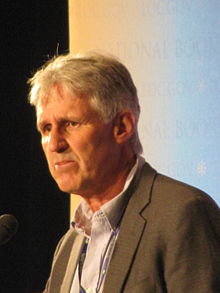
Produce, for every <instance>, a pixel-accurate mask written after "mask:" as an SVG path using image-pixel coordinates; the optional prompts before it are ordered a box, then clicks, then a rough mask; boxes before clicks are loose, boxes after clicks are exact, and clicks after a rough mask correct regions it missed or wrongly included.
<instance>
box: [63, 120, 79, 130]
mask: <svg viewBox="0 0 220 293" xmlns="http://www.w3.org/2000/svg"><path fill="white" fill-rule="evenodd" d="M79 125H80V124H79V122H77V121H67V122H66V127H68V128H76V127H78V126H79Z"/></svg>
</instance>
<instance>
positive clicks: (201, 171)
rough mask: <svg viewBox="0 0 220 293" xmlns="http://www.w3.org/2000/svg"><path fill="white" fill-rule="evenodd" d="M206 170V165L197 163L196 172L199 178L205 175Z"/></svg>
mask: <svg viewBox="0 0 220 293" xmlns="http://www.w3.org/2000/svg"><path fill="white" fill-rule="evenodd" d="M206 169H207V168H206V163H205V162H204V161H203V160H202V161H201V162H199V164H198V166H197V172H198V174H199V175H200V176H204V175H205V174H206Z"/></svg>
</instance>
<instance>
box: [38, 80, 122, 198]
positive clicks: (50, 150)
mask: <svg viewBox="0 0 220 293" xmlns="http://www.w3.org/2000/svg"><path fill="white" fill-rule="evenodd" d="M37 126H38V129H39V131H40V133H41V137H42V147H43V150H44V153H45V155H46V158H47V161H48V165H49V169H50V172H51V174H52V176H53V178H54V179H55V181H56V182H57V184H58V186H59V188H60V189H61V190H62V191H64V192H71V193H76V194H80V195H85V196H88V195H89V194H90V195H92V194H93V193H98V192H102V190H101V189H104V188H105V185H106V186H107V185H108V184H109V183H110V181H111V180H112V179H111V178H112V177H113V176H114V174H115V173H116V171H117V167H116V163H115V162H117V157H118V156H119V152H118V146H117V143H116V142H115V139H114V131H113V128H114V127H113V123H112V122H111V123H104V122H103V121H102V120H101V119H100V117H99V115H98V114H97V112H96V111H95V110H94V109H93V108H92V107H91V106H90V103H89V100H88V98H87V97H83V98H80V97H77V96H74V95H72V94H71V93H70V92H69V91H68V90H67V89H66V88H64V87H63V86H62V85H59V86H54V87H53V88H52V89H51V90H50V92H49V94H48V99H47V100H46V102H45V103H41V105H39V107H38V109H37Z"/></svg>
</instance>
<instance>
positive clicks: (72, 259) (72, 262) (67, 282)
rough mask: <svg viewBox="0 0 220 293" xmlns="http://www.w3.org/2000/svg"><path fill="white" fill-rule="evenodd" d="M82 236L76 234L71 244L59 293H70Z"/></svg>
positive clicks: (82, 241)
mask: <svg viewBox="0 0 220 293" xmlns="http://www.w3.org/2000/svg"><path fill="white" fill-rule="evenodd" d="M84 240H85V238H84V236H83V235H81V234H78V235H77V236H76V238H75V240H74V242H73V244H72V249H71V252H70V256H69V261H68V265H67V269H66V273H65V276H64V279H63V283H62V285H61V290H60V293H66V292H70V290H71V286H72V281H73V277H74V273H75V270H76V266H77V264H78V260H79V256H80V252H81V250H82V246H83V244H84Z"/></svg>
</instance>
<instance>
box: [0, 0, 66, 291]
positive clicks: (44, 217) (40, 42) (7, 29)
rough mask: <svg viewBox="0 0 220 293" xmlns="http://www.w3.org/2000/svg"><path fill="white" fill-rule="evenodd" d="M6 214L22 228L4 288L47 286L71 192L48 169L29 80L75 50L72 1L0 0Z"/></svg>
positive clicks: (2, 271) (8, 259) (6, 251)
mask: <svg viewBox="0 0 220 293" xmlns="http://www.w3.org/2000/svg"><path fill="white" fill-rule="evenodd" d="M0 15H1V17H0V29H1V40H0V48H1V87H0V92H1V98H0V101H1V107H0V113H1V125H0V131H1V132H0V133H1V135H0V139H1V144H0V145H1V153H0V156H1V189H0V190H1V195H0V215H2V214H6V213H10V214H13V215H14V216H15V217H16V218H17V220H18V222H19V230H18V232H17V234H16V235H15V236H14V237H13V239H11V240H10V241H9V242H8V243H7V244H5V245H2V246H0V292H4V293H35V292H40V291H41V290H42V289H43V287H44V285H45V282H46V279H47V277H48V274H49V270H50V265H51V260H52V255H53V252H54V249H55V246H56V244H57V242H58V240H59V238H60V237H61V236H62V234H64V233H65V231H66V230H67V229H68V225H69V224H68V223H69V196H68V195H66V194H64V193H62V192H60V191H59V190H58V187H57V186H56V184H55V183H54V182H53V180H52V178H51V177H50V175H49V172H48V169H47V164H46V161H45V159H44V156H43V153H42V150H41V146H40V137H39V135H38V133H37V131H36V130H35V113H34V109H33V108H32V107H31V106H30V105H28V103H27V93H28V86H27V84H26V81H27V79H28V78H29V77H30V76H31V73H32V72H33V71H35V70H36V69H37V68H38V67H39V66H41V65H42V64H43V63H44V62H45V61H46V60H47V59H48V57H52V56H53V55H54V54H56V53H57V52H58V53H59V54H61V53H66V52H68V7H67V1H62V0H57V1H40V0H38V1H33V0H29V1H25V2H23V1H22V0H19V1H11V0H10V1H8V0H4V1H1V11H0Z"/></svg>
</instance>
